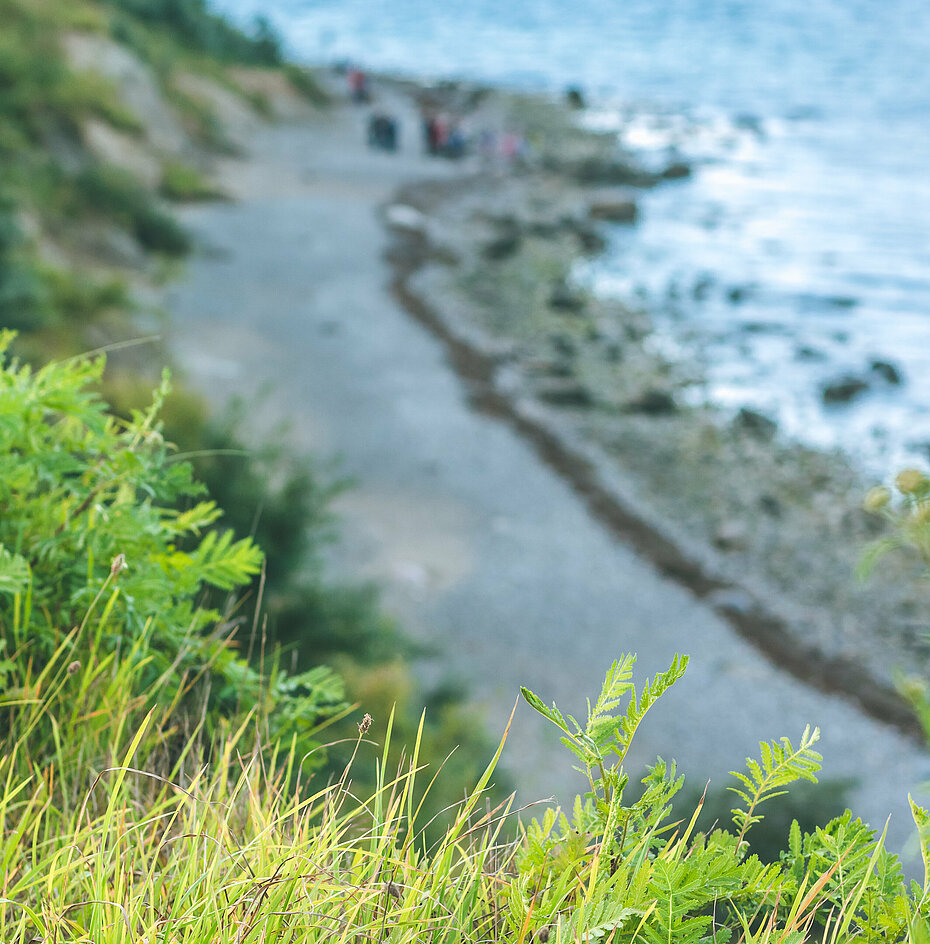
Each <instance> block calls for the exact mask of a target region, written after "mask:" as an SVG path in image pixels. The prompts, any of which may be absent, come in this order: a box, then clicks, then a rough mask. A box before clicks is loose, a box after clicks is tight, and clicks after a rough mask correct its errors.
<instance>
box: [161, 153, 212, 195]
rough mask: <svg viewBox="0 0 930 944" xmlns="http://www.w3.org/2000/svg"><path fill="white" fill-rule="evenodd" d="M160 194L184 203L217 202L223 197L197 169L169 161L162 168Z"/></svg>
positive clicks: (180, 162)
mask: <svg viewBox="0 0 930 944" xmlns="http://www.w3.org/2000/svg"><path fill="white" fill-rule="evenodd" d="M159 192H160V193H161V195H162V196H163V197H165V198H167V199H168V200H178V201H182V202H187V201H194V200H215V199H216V198H217V197H220V196H222V194H221V193H220V191H219V190H217V189H216V187H214V186H213V184H211V183H210V182H209V181H208V180H207V179H206V178H205V177H204V176H203V174H201V173H200V171H199V170H197V168H196V167H191V166H190V165H189V164H185V163H183V162H182V161H169V162H168V163H167V164H165V166H164V167H163V168H162V177H161V184H160V186H159Z"/></svg>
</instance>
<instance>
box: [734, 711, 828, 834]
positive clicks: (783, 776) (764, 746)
mask: <svg viewBox="0 0 930 944" xmlns="http://www.w3.org/2000/svg"><path fill="white" fill-rule="evenodd" d="M818 740H820V729H819V728H814V729H813V730H811V726H810V725H807V727H805V729H804V733H803V734H802V735H801V740H800V743H799V744H798V746H797V748H795V747H794V746H793V745H792V743H791V741H790V740H789V739H788V738H786V737H783V738H782V739H781V740H780V741H771V742H767V741H761V742H760V743H759V750H760V753H761V755H762V759H761V763H760V762H759V761H756V760H753V759H752V758H751V757H748V758H747V759H746V769H747V771H748V773H747V774H744V773H739V772H737V771H735V770H733V771H730V773H731V774H732V775H733V776H734V777H736V779H737V780H739V782H740V783H741V784H742V787H727V789H728V790H730V791H732V792H733V793H735V794H736V795H737V796H738V797H739V798H740V799H741V800H743V802H744V803H745V809H743V808H737V809H734V810H733V811H732V812H733V823H734V825H735V826H737V827H738V828H739V837H738V839H739V842H740V845H742V842H743V839H744V838H745V836H746V832H747V831H748V830H749V828H750V826H752V825H753V824H754V823H758V822H759V821H760V820H761V819H762V817H761V816H760V815H758V814H757V813H756V809H757V807H758V806H759V804H761V803H763V802H765V801H766V800H770V799H772V798H773V797H776V796H781V795H782V794H783V793H784V792H785V790H784V787H787V786H788V785H789V784H791V783H794V782H795V781H796V780H809V781H811V783H817V772H818V771H819V770H820V762H821V760H822V757H821V756H820V754H818V753H817V751H815V750H814V748H813V745H814V744H816V743H817V741H818Z"/></svg>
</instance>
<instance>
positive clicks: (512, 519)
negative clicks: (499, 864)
mask: <svg viewBox="0 0 930 944" xmlns="http://www.w3.org/2000/svg"><path fill="white" fill-rule="evenodd" d="M380 96H381V99H380V104H381V105H386V106H388V107H389V108H390V109H391V110H392V111H393V112H394V113H395V114H397V115H399V116H400V117H401V119H402V124H403V134H402V147H401V150H400V152H399V153H397V154H386V153H380V152H374V151H370V150H368V149H367V148H366V147H365V145H364V131H365V119H366V114H365V112H364V110H363V109H355V108H351V107H338V108H335V109H334V110H333V111H332V112H330V113H327V114H318V115H313V114H309V113H308V114H304V115H302V116H300V118H299V120H296V117H297V116H292V120H290V121H288V122H286V123H281V124H278V125H268V126H256V127H255V128H254V129H253V130H252V131H251V132H250V134H249V136H248V141H247V142H246V143H247V146H248V150H249V158H248V159H247V160H236V161H232V160H231V161H228V162H225V163H224V165H223V167H222V168H221V169H220V175H221V179H222V182H223V184H224V187H225V189H226V190H227V191H228V192H229V193H230V194H231V195H232V196H233V197H234V198H235V199H234V202H232V203H229V204H224V205H209V206H202V207H197V208H193V209H190V210H188V211H185V212H186V216H187V222H188V223H189V224H190V226H191V228H192V229H193V231H194V232H195V234H196V236H197V238H198V242H199V244H200V246H201V251H200V253H199V254H198V256H197V258H196V259H195V260H194V261H193V262H192V263H191V264H190V266H189V268H188V272H187V275H186V277H185V278H184V280H183V281H182V282H181V283H179V284H177V285H175V286H173V287H172V288H171V289H170V290H169V291H168V292H167V293H166V297H165V306H166V308H167V309H168V311H169V313H170V316H171V345H172V348H173V350H174V352H175V354H176V357H177V359H178V361H179V362H180V363H181V364H182V366H183V367H184V368H185V369H186V371H187V373H188V375H189V376H190V379H191V380H192V381H193V382H194V383H195V384H196V385H198V386H200V387H201V388H202V389H203V390H204V391H205V392H206V393H207V394H208V395H209V396H210V397H211V398H213V399H214V400H215V401H217V402H223V401H224V400H225V399H226V398H228V397H229V396H232V395H239V396H244V397H245V398H246V399H247V400H249V401H253V402H254V403H255V405H256V410H255V419H254V422H255V424H256V428H257V429H260V428H261V427H262V426H263V425H269V426H270V425H271V424H273V423H275V422H277V421H279V420H281V419H287V420H289V421H291V423H292V439H293V442H294V445H295V447H296V448H298V449H306V450H312V451H314V452H315V453H317V454H322V455H328V456H332V455H335V456H338V457H339V458H340V460H341V463H342V469H343V471H344V472H345V473H347V474H349V475H351V476H353V477H354V478H355V479H356V481H357V483H358V485H357V487H356V488H355V489H354V490H353V491H352V492H351V493H349V494H348V495H346V496H345V497H344V498H343V499H342V500H341V502H340V509H339V510H340V512H341V514H342V517H343V522H344V534H345V537H344V540H343V542H342V545H341V547H340V548H339V549H338V551H337V552H336V553H335V554H334V557H333V561H332V565H333V567H334V568H336V569H338V570H339V571H341V572H342V573H344V574H350V575H353V576H361V577H373V578H375V579H377V580H379V581H381V582H382V584H383V585H384V587H385V603H386V606H387V607H388V608H389V610H391V611H392V612H394V613H395V614H397V615H398V617H399V618H400V619H402V620H403V622H404V623H405V625H406V626H408V627H409V628H410V631H411V632H412V633H414V634H416V635H418V636H419V637H420V638H422V639H424V640H426V641H428V642H430V643H432V644H435V646H436V648H437V650H438V651H439V652H440V653H441V655H440V656H439V658H438V659H437V660H436V661H435V663H434V664H431V665H429V666H424V668H423V681H424V684H428V683H429V682H431V681H434V680H436V679H437V678H439V677H442V676H446V675H449V674H454V675H456V676H458V677H459V678H461V679H463V680H464V681H465V682H466V683H467V684H468V686H469V688H470V691H471V693H472V697H473V698H474V700H475V702H476V703H477V704H479V705H481V706H482V707H483V709H484V711H485V713H486V717H487V721H488V724H489V725H490V727H491V728H492V729H500V728H501V727H502V724H503V721H504V719H505V717H506V715H507V714H509V711H510V708H511V706H512V704H513V700H514V698H515V696H516V695H517V693H518V689H519V686H520V685H521V684H526V685H529V686H530V687H531V688H533V689H534V690H536V691H538V692H539V693H540V694H541V695H542V696H543V697H544V698H546V699H547V700H549V699H556V700H558V701H559V702H560V704H562V705H563V706H565V707H568V708H570V709H573V710H579V709H580V708H581V706H582V705H583V699H584V697H585V696H587V695H590V694H592V693H594V692H595V691H596V690H597V688H598V687H599V684H600V681H601V679H602V678H603V672H604V670H605V668H606V666H607V665H608V663H609V662H610V660H611V659H612V658H615V657H616V656H617V655H618V654H619V653H621V652H625V651H635V652H638V653H639V660H640V669H641V671H642V672H643V673H644V674H645V673H647V672H648V673H652V672H654V671H656V670H658V669H660V668H663V667H665V666H666V665H667V664H668V662H669V661H670V660H671V657H672V655H673V654H674V653H675V652H688V653H690V654H691V656H692V660H693V661H692V665H691V668H690V670H689V672H688V675H687V676H686V678H685V680H684V681H683V682H682V683H681V684H680V686H679V687H678V688H677V689H676V690H675V691H674V692H673V693H671V694H670V696H669V697H668V698H667V699H665V700H664V701H663V703H662V704H660V705H659V706H658V707H657V708H656V710H655V715H654V717H650V719H649V721H648V722H647V724H646V726H645V727H644V729H643V731H642V732H641V734H640V735H639V742H638V747H637V751H636V754H635V757H634V758H633V763H644V762H647V761H648V760H649V759H651V758H653V757H654V756H655V755H656V754H657V753H660V754H662V755H663V756H665V757H670V756H674V757H676V758H677V760H678V761H679V763H680V764H681V765H682V768H683V769H684V770H685V771H686V772H688V773H689V775H690V777H691V778H693V779H694V780H695V781H698V782H700V783H703V781H704V780H705V779H706V778H707V777H712V778H713V779H714V781H715V782H716V783H718V784H719V783H721V782H723V780H724V778H725V774H726V772H727V771H728V770H730V769H732V768H739V767H741V766H742V763H743V759H744V758H745V756H746V755H747V754H751V753H755V752H756V749H757V748H756V744H757V741H758V740H759V739H761V738H766V739H768V738H775V737H778V736H781V735H788V736H791V737H792V738H796V737H798V735H799V734H800V732H801V730H802V729H803V728H804V726H805V725H806V724H808V723H812V724H818V725H820V726H821V728H822V730H823V741H822V750H823V753H824V757H825V762H824V774H825V776H827V777H831V778H833V777H835V778H842V777H848V776H855V775H858V776H859V778H860V784H859V786H858V787H857V788H856V790H855V791H854V792H853V794H852V795H851V799H852V802H853V804H854V807H855V809H856V811H857V812H859V813H860V814H861V815H862V816H863V817H864V818H867V819H869V820H870V821H872V822H873V824H876V825H880V824H881V823H883V822H884V819H885V817H886V816H887V814H888V813H889V812H892V811H893V814H894V816H893V821H892V827H891V835H892V837H893V840H892V844H893V845H894V846H895V847H897V848H901V847H902V846H903V843H904V840H905V838H906V837H907V836H908V835H910V832H911V829H910V825H909V819H908V815H907V807H906V794H907V791H908V790H911V791H912V792H915V795H916V793H917V792H918V787H919V784H920V783H921V782H922V781H924V780H926V779H927V778H928V777H930V760H928V758H927V756H926V755H925V753H924V752H923V751H922V750H920V749H918V748H917V746H916V745H915V743H914V742H913V741H912V740H910V739H908V738H906V737H904V736H902V735H901V734H900V733H899V732H898V731H897V730H896V729H894V728H892V727H889V726H888V725H885V724H882V723H881V722H879V721H877V720H875V719H874V718H870V717H868V716H867V715H866V714H865V713H864V712H863V711H862V710H860V708H859V707H857V706H856V705H854V704H852V703H851V702H850V701H849V700H848V699H845V698H839V697H836V696H835V695H831V694H829V693H827V692H824V691H822V690H820V689H818V688H816V687H814V686H812V685H809V684H805V683H804V682H803V681H801V680H799V679H798V678H797V677H796V676H795V675H793V674H792V673H790V672H787V671H784V670H783V669H782V668H780V667H778V666H776V665H775V664H773V662H772V661H770V659H769V658H767V657H766V656H765V655H763V654H762V653H761V652H760V650H759V649H758V647H757V646H756V645H754V644H752V643H750V642H749V641H747V640H746V639H745V638H743V637H742V636H741V635H740V634H739V633H737V632H736V631H735V629H734V626H733V624H732V622H731V621H730V620H728V619H727V618H725V617H726V614H725V613H723V612H722V603H721V600H720V599H719V598H717V599H716V600H715V599H711V598H710V595H709V594H704V599H701V598H700V596H699V595H697V594H696V593H695V592H694V587H693V586H692V587H690V588H689V587H688V586H687V581H682V579H680V578H681V574H677V575H670V574H669V573H668V572H669V571H671V570H673V569H674V568H670V567H663V566H662V565H661V564H657V561H656V560H655V557H654V556H653V555H650V554H649V553H646V552H644V549H643V547H642V546H640V545H637V544H636V543H635V542H631V541H630V540H629V538H627V539H624V538H622V537H619V536H618V532H617V530H616V529H614V530H611V529H610V528H609V527H605V524H604V516H603V515H602V514H598V513H596V510H595V511H592V507H591V505H590V503H586V501H585V500H584V498H583V497H581V496H579V494H578V492H577V491H576V486H577V482H576V483H574V484H573V482H572V481H571V480H570V476H569V478H566V471H567V470H566V469H565V468H556V467H554V466H553V465H547V464H546V463H545V462H542V461H540V457H539V455H538V452H537V448H538V445H539V443H538V442H534V441H533V440H532V439H528V438H527V437H526V433H527V430H526V429H524V430H523V431H522V433H521V432H520V431H516V432H515V431H514V429H513V428H512V426H513V424H512V423H502V422H500V416H492V415H488V414H487V413H486V412H482V411H476V410H475V409H474V408H473V406H474V403H473V398H472V397H470V395H469V391H468V389H467V387H466V386H465V385H463V384H462V382H461V379H460V377H459V376H458V375H457V374H456V372H455V370H454V369H453V364H454V363H455V350H454V346H450V345H449V344H448V343H443V342H442V341H440V340H438V339H437V337H436V336H435V333H433V332H430V331H428V330H424V328H423V327H422V325H421V324H420V323H419V322H418V321H417V320H415V319H413V318H411V317H410V313H409V312H408V311H407V310H405V309H404V308H403V307H402V306H401V305H400V304H399V303H398V301H397V300H396V298H395V297H394V296H392V294H391V292H390V291H389V289H390V286H391V283H392V280H393V282H394V289H395V295H396V291H397V289H398V284H397V280H396V277H397V274H398V273H397V271H396V270H392V268H391V267H390V265H389V264H388V262H387V261H386V259H385V255H386V254H387V253H388V251H389V250H390V249H391V247H392V245H393V246H394V248H395V250H396V243H394V239H395V238H396V235H397V234H396V232H395V233H394V235H393V236H392V234H391V233H390V232H389V231H388V228H387V227H386V226H385V225H384V207H385V206H386V205H390V204H392V203H396V201H397V199H398V196H397V195H398V191H399V190H400V188H402V187H403V186H405V185H407V184H409V183H410V182H411V181H418V180H423V179H424V178H428V179H430V180H433V181H436V182H439V183H440V184H441V185H442V186H441V187H440V188H436V189H437V190H443V191H448V186H447V185H448V184H450V183H452V182H453V181H458V182H459V183H457V184H456V186H457V187H461V188H463V189H464V188H465V187H466V184H465V181H467V179H468V178H469V177H470V176H471V175H472V174H474V173H476V172H477V171H478V170H479V168H477V167H475V166H473V165H470V164H469V163H468V162H464V163H461V164H453V163H448V162H444V161H436V160H429V159H427V158H425V157H423V156H422V155H421V154H420V151H419V140H418V134H417V133H416V132H417V130H418V129H417V117H416V113H415V111H414V109H413V107H412V104H411V102H410V101H409V100H408V99H407V98H406V97H405V96H404V94H403V92H402V91H400V90H398V89H394V88H383V89H381V90H380ZM407 193H409V190H408V191H407ZM417 238H419V237H417ZM394 258H395V261H396V259H397V254H396V251H395V256H394ZM408 261H409V260H408ZM408 274H409V273H408ZM415 287H416V288H417V289H418V290H420V291H421V292H422V293H423V294H421V295H420V296H419V297H420V298H421V299H422V298H423V297H425V292H426V289H427V288H428V286H426V285H417V286H415ZM434 288H435V286H434ZM411 290H412V289H411ZM437 297H438V296H435V295H433V296H431V297H430V306H431V307H432V308H433V309H435V308H436V307H437ZM450 298H451V296H450ZM408 301H409V299H408ZM454 313H455V312H454V311H446V312H444V313H443V314H444V316H445V318H446V319H448V318H451V316H452V315H453V314H454ZM450 354H451V361H450ZM458 366H459V367H463V365H462V364H459V365H458ZM466 372H467V371H466ZM498 413H499V414H500V411H498ZM553 430H554V431H555V432H556V433H558V432H559V428H558V424H556V426H553ZM561 431H562V433H564V434H565V436H569V435H573V433H572V429H571V428H570V427H569V426H568V425H566V424H565V423H564V422H563V423H562V430H561ZM556 465H557V464H556ZM663 569H664V570H665V571H666V573H663V572H662V570H663ZM730 583H731V584H732V581H730ZM731 602H732V600H731ZM723 609H725V607H723ZM563 753H564V752H563V749H562V748H561V747H560V746H559V745H558V743H557V742H556V740H555V738H554V737H552V736H551V735H550V733H549V732H548V731H547V730H546V728H545V727H544V725H543V724H542V722H541V720H537V719H536V718H534V717H531V716H530V714H529V712H528V711H527V710H523V709H521V711H520V712H518V718H517V724H516V728H515V731H514V734H513V735H512V738H511V743H510V745H509V747H508V751H507V755H506V758H507V761H508V765H509V767H510V768H511V769H512V770H513V771H514V773H515V774H516V777H517V781H518V783H519V784H520V792H521V799H522V800H524V801H526V800H528V799H531V798H533V797H536V796H546V795H549V794H550V793H555V794H557V795H559V796H560V797H561V798H565V797H566V796H567V794H568V792H569V791H570V790H571V789H572V787H573V785H574V781H573V778H572V775H571V773H570V771H569V766H570V765H569V763H568V761H567V758H566V757H563Z"/></svg>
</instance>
